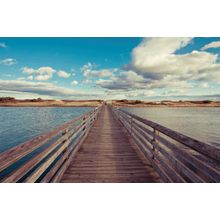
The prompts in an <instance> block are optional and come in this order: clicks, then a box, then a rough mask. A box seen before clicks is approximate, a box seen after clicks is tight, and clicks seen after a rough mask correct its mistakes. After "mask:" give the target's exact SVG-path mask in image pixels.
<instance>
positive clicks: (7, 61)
mask: <svg viewBox="0 0 220 220" xmlns="http://www.w3.org/2000/svg"><path fill="white" fill-rule="evenodd" d="M16 63H17V60H16V59H13V58H7V59H4V60H0V64H2V65H6V66H11V65H14V64H16Z"/></svg>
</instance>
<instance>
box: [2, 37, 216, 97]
mask: <svg viewBox="0 0 220 220" xmlns="http://www.w3.org/2000/svg"><path fill="white" fill-rule="evenodd" d="M0 96H12V97H16V98H21V99H22V98H37V97H41V98H49V99H97V98H98V99H142V100H164V99H213V100H220V38H0Z"/></svg>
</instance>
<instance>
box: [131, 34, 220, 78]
mask: <svg viewBox="0 0 220 220" xmlns="http://www.w3.org/2000/svg"><path fill="white" fill-rule="evenodd" d="M191 41H192V40H191V38H150V39H145V40H144V41H143V42H142V43H141V44H140V45H138V46H137V47H136V48H135V49H134V50H133V52H132V67H133V68H134V69H135V71H137V72H138V73H139V74H141V75H143V77H144V78H148V79H149V78H151V79H156V80H162V79H163V78H164V77H166V76H173V78H175V79H178V78H179V80H208V81H216V80H217V81H220V74H219V73H220V64H219V63H218V62H217V60H218V55H217V54H212V53H208V52H205V51H192V52H190V53H185V54H176V53H175V52H176V51H177V50H178V49H180V48H182V47H184V46H186V45H188V44H189V43H190V42H191Z"/></svg>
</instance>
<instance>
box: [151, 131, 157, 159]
mask: <svg viewBox="0 0 220 220" xmlns="http://www.w3.org/2000/svg"><path fill="white" fill-rule="evenodd" d="M156 132H157V130H156V129H155V128H154V130H153V140H152V141H153V142H156V134H157V133H156ZM152 147H153V149H152V150H153V151H152V152H153V155H152V159H153V160H154V157H155V155H154V154H155V146H154V145H153V144H152Z"/></svg>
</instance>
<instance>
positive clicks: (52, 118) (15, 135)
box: [0, 107, 92, 152]
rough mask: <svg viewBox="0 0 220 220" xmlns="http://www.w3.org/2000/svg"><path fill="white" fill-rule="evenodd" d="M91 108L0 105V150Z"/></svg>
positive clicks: (45, 130)
mask: <svg viewBox="0 0 220 220" xmlns="http://www.w3.org/2000/svg"><path fill="white" fill-rule="evenodd" d="M91 109H92V108H81V107H74V108H70V107H68V108H65V107H64V108H62V107H59V108H57V107H34V108H33V107H13V108H12V107H11V108H10V107H0V152H2V151H5V150H7V149H9V148H11V147H13V146H16V145H18V144H20V143H23V142H24V141H27V140H29V139H30V138H33V137H34V136H36V135H39V134H41V133H43V132H47V131H48V130H49V129H52V128H54V127H56V126H58V125H60V124H63V123H65V122H67V121H69V120H71V119H73V118H75V117H77V116H79V115H81V114H84V113H85V112H87V111H90V110H91Z"/></svg>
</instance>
